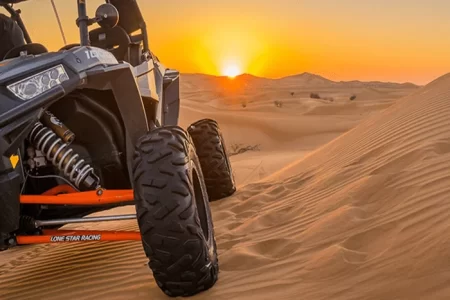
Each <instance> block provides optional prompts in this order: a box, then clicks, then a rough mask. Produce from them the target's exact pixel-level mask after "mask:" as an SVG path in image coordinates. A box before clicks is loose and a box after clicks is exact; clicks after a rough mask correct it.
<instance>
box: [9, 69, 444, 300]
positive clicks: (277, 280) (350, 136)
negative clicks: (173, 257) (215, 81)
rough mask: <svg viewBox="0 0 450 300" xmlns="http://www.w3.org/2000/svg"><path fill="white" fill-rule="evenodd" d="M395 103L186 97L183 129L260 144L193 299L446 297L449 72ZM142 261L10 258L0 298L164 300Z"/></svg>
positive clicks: (85, 249)
mask: <svg viewBox="0 0 450 300" xmlns="http://www.w3.org/2000/svg"><path fill="white" fill-rule="evenodd" d="M196 80H198V82H197V83H195V84H203V83H202V82H201V79H198V78H197V79H196ZM208 80H210V79H208ZM190 82H191V81H190V80H187V81H186V82H185V83H184V84H185V88H186V87H188V86H190V87H191V88H192V87H193V86H195V84H193V83H190ZM273 89H275V88H273ZM279 89H281V90H283V87H279ZM267 92H270V90H268V91H267ZM272 92H273V93H274V94H276V93H280V90H276V91H275V90H274V91H272ZM319 92H320V90H319ZM344 92H346V91H345V90H343V89H342V88H341V89H340V90H336V91H335V93H336V94H339V93H344ZM347 92H348V91H347ZM389 93H390V94H389V95H390V97H392V98H391V100H389V101H385V100H383V99H381V100H379V101H376V100H375V99H374V100H373V101H372V100H367V101H366V102H369V103H365V101H361V100H359V101H358V100H357V101H356V102H352V103H347V102H346V101H345V99H344V98H343V97H342V98H341V99H338V100H336V101H335V102H333V103H326V102H321V101H319V100H317V101H311V100H310V99H307V98H305V97H303V96H298V99H291V100H292V101H291V102H288V103H287V104H286V105H285V106H283V107H282V108H280V109H279V108H276V107H273V103H272V99H268V98H257V97H256V98H254V99H253V101H252V103H253V104H254V107H253V108H252V107H251V106H250V105H249V106H248V107H247V108H248V109H247V108H245V109H244V108H242V107H240V106H239V105H235V104H233V103H231V104H223V103H222V104H220V103H219V102H218V101H216V100H217V99H215V98H211V97H210V96H211V94H208V93H204V90H202V91H197V93H196V92H195V91H192V90H190V91H188V92H183V95H184V96H183V97H184V98H183V99H184V100H185V101H183V103H184V104H183V114H182V119H181V123H182V125H183V126H186V125H187V124H189V123H190V122H191V121H193V120H196V119H198V118H202V117H205V116H209V117H213V118H215V119H217V120H218V121H219V122H220V123H221V124H222V127H223V130H224V133H225V138H226V139H227V141H228V143H229V144H230V145H232V144H233V143H244V144H245V143H251V144H260V151H249V152H246V153H244V154H239V155H235V156H232V164H233V167H234V169H235V172H236V176H237V178H238V183H239V184H240V188H239V190H238V192H237V193H236V194H235V195H233V196H232V197H229V198H227V199H224V200H222V201H219V202H215V203H213V204H212V209H213V217H214V222H215V228H216V238H217V243H218V248H219V261H220V268H221V273H220V278H219V281H218V283H217V284H216V286H215V287H214V288H212V289H211V290H209V291H207V292H204V293H202V294H199V295H197V296H196V297H193V299H334V300H335V299H342V300H344V299H345V300H351V299H358V300H359V299H373V300H379V299H405V300H406V299H408V300H410V299H448V298H449V297H450V290H449V288H448V284H447V283H448V282H449V280H450V275H449V274H450V273H449V270H450V268H449V267H448V266H447V261H448V260H449V258H450V255H449V254H448V253H449V251H448V248H449V245H450V239H449V238H448V237H447V236H448V234H447V232H448V231H449V229H450V222H449V221H448V220H449V218H450V209H449V210H447V207H449V208H450V202H449V201H448V199H449V197H448V195H449V192H450V176H449V174H450V173H449V169H450V75H446V76H443V77H442V78H439V79H437V80H436V81H434V82H432V83H430V84H429V85H427V86H425V87H423V88H420V89H411V88H406V90H404V87H402V88H398V89H397V90H395V91H394V90H392V91H391V92H389ZM406 93H409V94H411V95H409V96H406V97H404V98H402V99H398V98H399V97H400V96H401V95H403V94H406ZM289 97H290V96H289V95H287V96H286V98H289ZM302 99H303V100H305V101H306V100H307V101H308V102H307V103H309V104H305V103H303V106H302V105H301V104H298V103H300V102H302ZM213 100H214V101H216V102H214V103H212V104H211V105H205V103H206V104H208V103H211V102H212V101H213ZM219 100H223V99H222V98H220V99H219ZM309 101H311V102H309ZM215 105H222V106H221V107H227V109H224V108H221V109H218V108H217V106H215ZM227 105H228V106H227ZM299 106H300V107H299ZM318 107H326V109H324V108H322V111H320V110H318ZM333 107H334V108H335V109H333ZM362 107H364V109H366V110H367V111H366V112H365V113H362V112H361V111H364V109H363V108H362ZM314 109H316V113H315V114H314V113H311V111H314ZM346 109H347V110H349V111H352V112H359V113H348V112H345V110H346ZM317 112H320V113H317ZM264 116H265V117H264ZM117 210H120V211H132V208H130V207H123V208H120V209H116V211H117ZM108 213H111V212H108ZM103 214H104V213H103ZM97 226H98V225H97ZM73 227H77V228H80V226H79V225H78V226H73ZM87 227H88V225H84V226H83V227H82V228H87ZM102 228H103V229H131V228H136V223H135V222H134V221H129V222H117V223H107V224H101V225H100V229H102ZM145 264H146V258H145V257H144V254H143V251H142V247H141V245H140V243H139V242H131V243H130V242H124V243H122V242H120V243H94V244H83V245H79V244H70V245H40V246H30V247H28V246H27V247H20V248H15V249H12V250H11V251H8V252H4V253H1V255H0V299H168V298H167V297H165V296H164V295H163V294H162V293H161V292H160V290H159V288H157V286H156V285H155V283H154V281H153V279H152V276H151V274H150V271H149V270H148V268H147V266H146V265H145Z"/></svg>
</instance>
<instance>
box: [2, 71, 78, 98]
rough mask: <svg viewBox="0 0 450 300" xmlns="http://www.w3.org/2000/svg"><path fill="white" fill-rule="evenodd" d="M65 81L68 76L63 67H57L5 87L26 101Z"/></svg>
mask: <svg viewBox="0 0 450 300" xmlns="http://www.w3.org/2000/svg"><path fill="white" fill-rule="evenodd" d="M66 80H69V75H67V73H66V70H65V69H64V66H63V65H58V66H55V67H53V68H50V69H48V70H45V71H42V72H40V73H38V74H35V75H33V76H30V77H28V78H25V79H22V80H21V81H18V82H15V83H13V84H10V85H8V86H7V87H8V90H10V91H11V92H12V93H13V94H14V95H16V96H17V97H18V98H20V99H22V100H25V101H26V100H30V99H33V98H34V97H37V96H39V95H41V94H42V93H44V92H45V91H47V90H49V89H51V88H52V87H54V86H56V85H58V84H61V83H62V82H64V81H66Z"/></svg>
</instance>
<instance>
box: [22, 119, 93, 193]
mask: <svg viewBox="0 0 450 300" xmlns="http://www.w3.org/2000/svg"><path fill="white" fill-rule="evenodd" d="M29 140H30V142H31V143H32V144H33V145H34V147H35V148H36V149H38V150H39V151H41V152H42V153H43V154H44V155H45V157H46V158H47V159H48V161H51V162H52V163H53V165H54V166H56V167H57V168H58V169H59V170H60V171H61V172H63V173H64V175H65V176H66V177H67V179H69V180H70V181H71V182H72V183H73V184H74V185H75V186H76V187H78V188H80V185H81V184H82V183H84V184H85V185H86V186H87V187H89V188H97V187H98V185H99V179H98V177H97V176H96V175H95V174H94V168H92V167H91V166H90V165H89V164H87V163H85V161H84V159H80V156H79V155H78V154H77V153H75V152H74V151H73V149H71V148H69V145H68V144H67V143H64V142H63V141H62V139H61V138H60V137H58V136H57V135H56V133H55V132H54V131H53V130H51V129H50V128H48V127H46V126H44V125H43V124H42V123H41V122H37V123H36V124H35V125H34V126H33V128H32V129H31V132H30V135H29Z"/></svg>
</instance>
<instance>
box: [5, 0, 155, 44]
mask: <svg viewBox="0 0 450 300" xmlns="http://www.w3.org/2000/svg"><path fill="white" fill-rule="evenodd" d="M19 2H23V0H16V1H14V0H9V1H1V0H0V6H2V7H4V8H5V9H6V11H8V13H9V14H10V15H11V18H12V19H13V20H14V21H16V22H17V24H18V25H19V27H20V29H22V31H23V34H24V37H25V41H26V42H27V43H28V44H31V43H32V40H31V37H30V35H29V33H28V31H27V29H26V27H25V24H24V22H23V20H22V18H21V17H20V14H21V10H20V9H17V10H16V9H14V7H13V4H14V3H19ZM86 2H87V0H77V6H78V19H77V24H78V27H79V32H80V45H81V46H89V45H90V41H89V30H88V27H89V26H90V25H91V24H92V23H93V21H94V19H90V18H89V17H88V15H87V9H86ZM105 3H110V4H112V5H114V6H115V7H116V8H117V10H118V11H119V26H121V27H122V28H123V29H125V31H126V32H127V33H128V34H129V35H130V38H131V40H132V41H133V42H142V44H143V45H142V46H143V52H148V53H151V51H150V49H149V43H148V35H147V25H146V23H145V20H144V18H143V16H142V13H141V11H140V9H139V6H138V4H137V1H136V0H105ZM138 30H140V31H141V33H140V34H138V35H134V36H132V33H134V32H136V31H138Z"/></svg>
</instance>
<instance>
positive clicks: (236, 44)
mask: <svg viewBox="0 0 450 300" xmlns="http://www.w3.org/2000/svg"><path fill="white" fill-rule="evenodd" d="M87 2H88V6H89V11H90V12H91V15H92V13H93V12H94V11H95V8H96V7H97V5H99V4H100V3H102V1H100V0H88V1H87ZM392 2H395V3H392ZM139 3H140V6H141V9H142V11H143V13H144V16H145V18H146V21H147V24H148V27H149V38H150V43H151V44H150V46H151V48H152V50H153V52H155V53H156V54H157V55H158V57H159V58H160V59H161V60H162V61H163V63H164V64H165V65H166V66H168V67H171V68H176V69H178V70H180V71H181V72H199V73H206V74H214V75H219V74H222V73H223V70H224V69H225V68H227V67H228V68H229V67H230V66H234V65H235V66H237V67H238V68H239V69H240V70H241V71H242V72H245V73H251V74H254V75H258V76H266V77H282V76H286V75H291V74H295V73H301V72H311V73H316V74H320V75H323V76H325V77H327V78H330V79H333V80H355V79H359V80H383V81H397V82H404V81H410V82H414V83H419V84H425V83H428V82H429V81H431V80H434V79H435V78H436V77H438V76H441V75H443V74H445V73H447V72H449V71H450V55H449V54H450V18H448V14H449V12H450V3H449V1H444V0H429V1H420V0H409V1H406V0H405V1H402V0H396V1H390V0H377V1H356V0H341V1H334V0H321V1H314V0H276V1H275V0H239V1H238V0H227V1H225V0H223V1H219V0H214V1H208V0H189V1H186V0H171V1H162V0H140V1H139ZM56 4H57V6H58V9H59V11H60V15H61V17H62V19H63V25H64V30H65V31H66V35H67V36H68V38H69V42H76V41H77V38H78V35H77V27H76V26H75V17H76V1H75V0H56ZM18 7H20V8H22V9H23V17H24V19H25V21H26V23H27V24H28V27H29V28H30V33H31V35H32V37H33V38H34V40H35V41H38V42H41V43H44V44H46V45H47V46H48V48H50V49H58V48H59V47H60V46H62V39H61V37H60V35H59V31H58V27H57V23H56V19H55V18H54V16H53V14H52V11H51V6H50V1H49V0H32V1H30V2H29V3H26V4H20V5H19V6H18ZM43 16H45V17H43Z"/></svg>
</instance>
